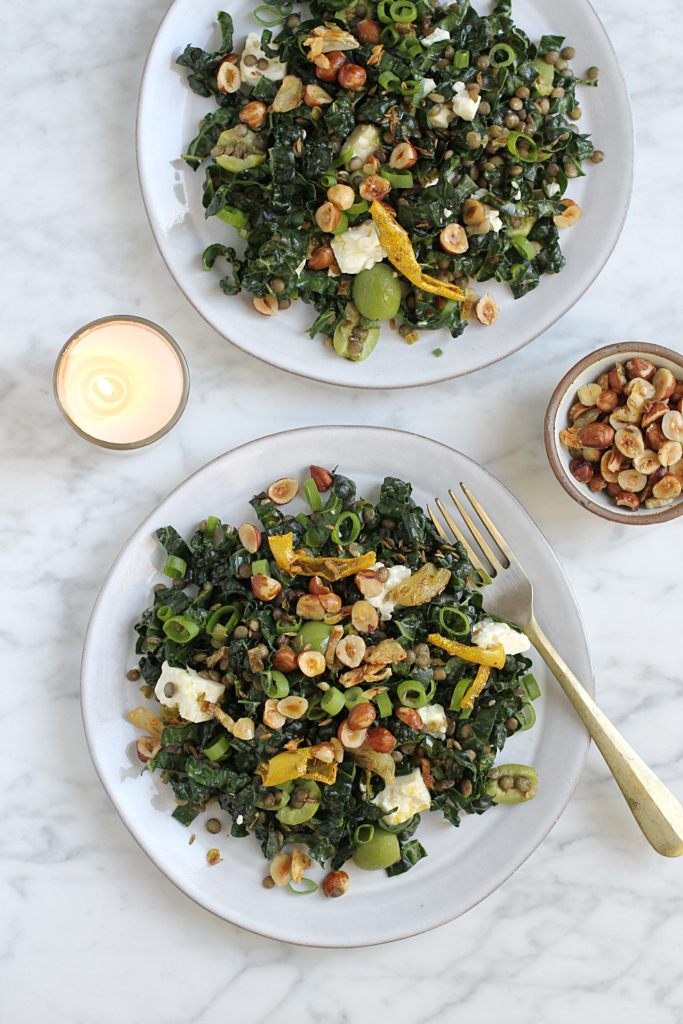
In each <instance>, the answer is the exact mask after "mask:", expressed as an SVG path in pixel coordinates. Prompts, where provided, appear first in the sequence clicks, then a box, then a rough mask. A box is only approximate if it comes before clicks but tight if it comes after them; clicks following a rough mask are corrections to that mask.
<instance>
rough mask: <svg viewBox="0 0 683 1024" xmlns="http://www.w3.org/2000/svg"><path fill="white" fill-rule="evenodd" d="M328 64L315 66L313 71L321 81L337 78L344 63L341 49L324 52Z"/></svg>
mask: <svg viewBox="0 0 683 1024" xmlns="http://www.w3.org/2000/svg"><path fill="white" fill-rule="evenodd" d="M325 56H326V57H327V59H328V61H329V63H330V66H329V68H319V67H316V69H315V73H316V75H317V76H318V78H320V79H321V80H322V81H323V82H334V81H336V79H337V75H338V74H339V72H340V71H341V69H342V68H343V67H344V65H345V64H346V57H345V56H344V54H343V53H342V51H341V50H331V51H330V53H326V54H325Z"/></svg>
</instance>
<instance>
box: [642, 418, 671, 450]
mask: <svg viewBox="0 0 683 1024" xmlns="http://www.w3.org/2000/svg"><path fill="white" fill-rule="evenodd" d="M645 436H646V438H647V443H648V445H649V446H650V448H652V449H653V450H654V451H656V452H658V451H659V449H660V448H661V447H662V445H663V444H665V443H666V440H667V439H666V437H665V436H664V431H663V430H662V428H661V426H660V425H659V423H653V424H652V425H651V426H649V427H648V428H647V431H646V434H645Z"/></svg>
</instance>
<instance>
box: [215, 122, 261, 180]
mask: <svg viewBox="0 0 683 1024" xmlns="http://www.w3.org/2000/svg"><path fill="white" fill-rule="evenodd" d="M257 137H258V136H257V135H256V133H255V132H252V131H251V129H249V130H247V133H246V135H239V136H238V135H236V134H235V129H234V128H230V129H229V131H227V132H221V134H220V136H219V138H218V142H217V143H216V145H217V146H234V145H235V144H236V143H238V142H241V143H243V145H244V146H245V148H246V153H245V154H244V156H243V157H236V156H226V154H224V153H223V154H221V156H217V157H216V163H217V164H218V166H219V167H222V168H223V169H224V170H226V171H233V172H237V171H246V170H247V169H248V168H249V167H258V166H259V164H263V163H265V161H266V156H267V153H257V152H256V151H255V149H254V142H255V140H256V138H257Z"/></svg>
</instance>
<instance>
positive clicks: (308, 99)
mask: <svg viewBox="0 0 683 1024" xmlns="http://www.w3.org/2000/svg"><path fill="white" fill-rule="evenodd" d="M331 102H332V97H331V96H330V94H329V92H325V90H324V89H323V87H322V86H321V85H307V86H306V88H305V89H304V103H305V104H306V106H307V107H326V106H327V105H328V103H331Z"/></svg>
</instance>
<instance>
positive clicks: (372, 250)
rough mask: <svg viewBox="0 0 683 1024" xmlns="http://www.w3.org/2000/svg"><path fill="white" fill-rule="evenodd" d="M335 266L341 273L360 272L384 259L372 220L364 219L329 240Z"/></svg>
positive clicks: (384, 253)
mask: <svg viewBox="0 0 683 1024" xmlns="http://www.w3.org/2000/svg"><path fill="white" fill-rule="evenodd" d="M331 245H332V251H333V252H334V255H335V259H336V260H337V266H338V267H339V269H340V270H341V272H342V274H360V272H361V270H369V269H370V267H374V265H375V263H379V262H380V261H381V260H383V259H386V255H387V254H386V252H385V250H384V249H383V248H382V245H381V243H380V240H379V232H378V231H377V227H376V225H375V222H374V220H365V221H363V223H362V224H359V225H358V226H357V227H355V228H349V229H348V230H347V231H344V233H343V234H341V235H336V236H335V237H334V238H333V239H332V242H331Z"/></svg>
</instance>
